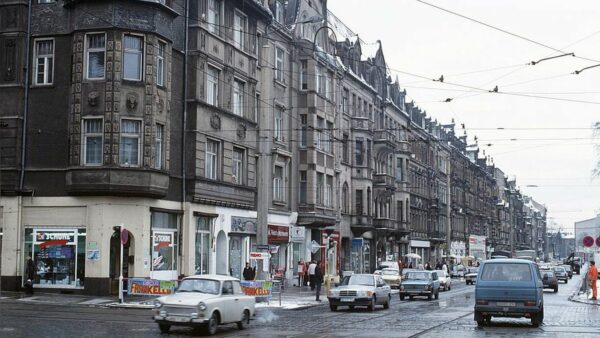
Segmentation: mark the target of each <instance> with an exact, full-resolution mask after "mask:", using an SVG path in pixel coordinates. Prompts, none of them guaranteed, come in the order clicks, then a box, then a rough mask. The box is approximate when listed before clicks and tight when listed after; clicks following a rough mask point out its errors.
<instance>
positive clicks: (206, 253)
mask: <svg viewBox="0 0 600 338" xmlns="http://www.w3.org/2000/svg"><path fill="white" fill-rule="evenodd" d="M211 222H212V218H211V217H205V216H203V217H198V219H197V220H196V274H198V275H203V274H207V273H209V271H210V228H211Z"/></svg>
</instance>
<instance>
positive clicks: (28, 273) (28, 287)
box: [25, 256, 35, 295]
mask: <svg viewBox="0 0 600 338" xmlns="http://www.w3.org/2000/svg"><path fill="white" fill-rule="evenodd" d="M25 278H27V280H26V281H25V293H27V294H28V295H33V281H34V280H35V263H34V262H33V259H31V256H28V257H27V263H26V264H25Z"/></svg>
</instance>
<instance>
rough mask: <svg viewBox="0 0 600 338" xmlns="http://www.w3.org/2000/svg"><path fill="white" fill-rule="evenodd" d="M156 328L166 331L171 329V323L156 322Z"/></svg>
mask: <svg viewBox="0 0 600 338" xmlns="http://www.w3.org/2000/svg"><path fill="white" fill-rule="evenodd" d="M158 328H159V329H160V332H162V333H167V332H169V330H170V329H171V325H169V324H158Z"/></svg>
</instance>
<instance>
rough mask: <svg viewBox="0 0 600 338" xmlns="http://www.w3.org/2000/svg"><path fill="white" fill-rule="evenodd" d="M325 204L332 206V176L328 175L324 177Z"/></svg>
mask: <svg viewBox="0 0 600 338" xmlns="http://www.w3.org/2000/svg"><path fill="white" fill-rule="evenodd" d="M325 206H326V207H332V206H333V176H329V175H327V177H326V178H325Z"/></svg>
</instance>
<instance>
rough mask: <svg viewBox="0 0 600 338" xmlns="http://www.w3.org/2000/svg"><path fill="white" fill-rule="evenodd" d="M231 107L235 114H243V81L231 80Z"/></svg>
mask: <svg viewBox="0 0 600 338" xmlns="http://www.w3.org/2000/svg"><path fill="white" fill-rule="evenodd" d="M232 94H233V107H232V111H233V113H234V114H235V115H239V116H244V82H242V81H240V80H238V79H234V80H233V93H232Z"/></svg>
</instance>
